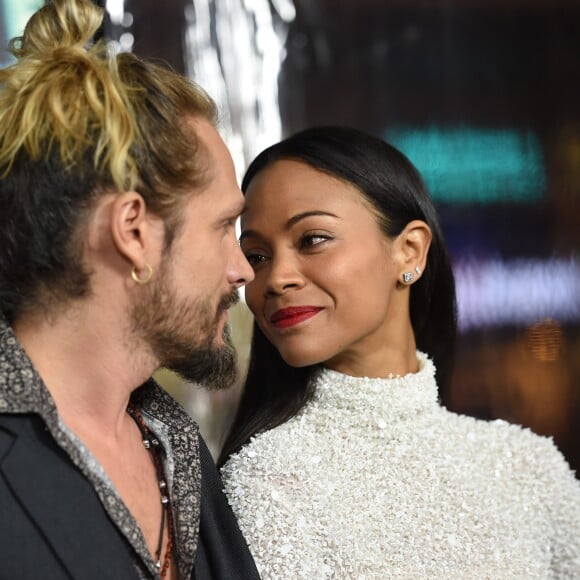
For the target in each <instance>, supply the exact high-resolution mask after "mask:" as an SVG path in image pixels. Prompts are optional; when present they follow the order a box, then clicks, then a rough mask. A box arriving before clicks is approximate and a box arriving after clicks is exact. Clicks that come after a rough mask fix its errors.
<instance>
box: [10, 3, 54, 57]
mask: <svg viewBox="0 0 580 580" xmlns="http://www.w3.org/2000/svg"><path fill="white" fill-rule="evenodd" d="M43 5H44V0H0V26H2V28H3V30H2V34H0V38H2V39H3V40H5V46H1V47H0V66H4V65H7V64H10V62H12V61H13V57H12V55H11V54H10V53H9V52H8V41H9V40H10V39H11V38H13V37H15V36H21V35H22V33H23V32H24V27H25V26H26V23H27V22H28V19H29V18H30V17H31V16H32V15H33V14H34V13H35V12H36V11H37V10H38V9H39V8H41V7H42V6H43Z"/></svg>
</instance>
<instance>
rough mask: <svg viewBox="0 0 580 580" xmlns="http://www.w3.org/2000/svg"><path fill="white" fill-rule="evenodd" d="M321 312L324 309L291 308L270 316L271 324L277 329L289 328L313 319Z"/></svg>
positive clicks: (308, 307) (311, 307)
mask: <svg viewBox="0 0 580 580" xmlns="http://www.w3.org/2000/svg"><path fill="white" fill-rule="evenodd" d="M321 310H322V308H320V307H319V306H291V307H289V308H281V309H280V310H277V311H276V312H274V314H272V316H270V322H271V323H272V324H273V325H274V326H276V327H277V328H288V327H290V326H295V325H296V324H300V323H301V322H304V321H305V320H308V319H309V318H312V317H313V316H314V315H316V314H318V313H319V312H320V311H321Z"/></svg>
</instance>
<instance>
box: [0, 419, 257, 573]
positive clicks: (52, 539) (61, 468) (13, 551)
mask: <svg viewBox="0 0 580 580" xmlns="http://www.w3.org/2000/svg"><path fill="white" fill-rule="evenodd" d="M200 455H201V463H202V465H201V467H202V504H201V523H200V539H199V545H198V553H197V556H196V562H195V572H194V577H195V579H196V580H259V576H258V573H257V571H256V567H255V564H254V561H253V559H252V556H251V555H250V553H249V551H248V547H247V545H246V542H245V540H244V538H243V536H242V534H241V532H240V530H239V528H238V525H237V522H236V520H235V518H234V516H233V513H232V511H231V509H230V507H229V505H228V504H227V500H226V498H225V496H224V495H223V493H222V488H221V479H220V478H219V475H218V473H217V470H216V468H215V465H214V463H213V460H212V458H211V455H210V454H209V451H208V450H207V447H206V446H205V443H204V442H203V440H202V439H201V438H200ZM131 552H132V547H131V546H130V544H129V543H128V542H127V541H126V540H125V538H124V537H123V536H122V535H121V534H120V533H119V531H118V530H117V528H116V527H115V525H114V524H113V523H112V522H111V520H110V519H109V518H108V516H107V514H106V512H105V510H104V509H103V507H102V505H101V502H100V500H99V498H98V496H97V494H96V493H95V491H94V489H93V487H92V486H91V484H90V483H89V482H88V480H87V479H85V477H84V476H83V474H82V473H81V472H80V471H79V470H78V469H77V468H76V467H75V466H74V464H73V463H72V462H71V460H70V459H69V457H68V456H67V455H66V453H64V452H63V451H62V450H61V449H60V447H59V446H58V445H57V444H56V443H55V441H54V440H53V439H52V437H51V436H50V434H49V433H48V431H47V430H46V429H45V426H44V422H43V420H42V419H41V418H40V417H39V416H38V415H2V414H0V580H4V579H6V580H15V579H18V580H33V579H34V580H37V579H40V578H42V580H61V579H65V578H67V579H74V580H93V579H94V580H102V579H103V578H107V580H117V579H118V580H132V579H136V578H138V575H137V572H136V570H135V566H134V564H133V559H132V555H131Z"/></svg>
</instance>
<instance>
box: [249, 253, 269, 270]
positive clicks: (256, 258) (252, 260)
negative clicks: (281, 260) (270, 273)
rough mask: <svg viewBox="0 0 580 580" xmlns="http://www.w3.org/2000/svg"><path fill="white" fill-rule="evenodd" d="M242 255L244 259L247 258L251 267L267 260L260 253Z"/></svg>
mask: <svg viewBox="0 0 580 580" xmlns="http://www.w3.org/2000/svg"><path fill="white" fill-rule="evenodd" d="M244 256H246V260H248V262H249V264H250V266H252V268H255V267H256V266H258V265H259V264H261V263H262V262H265V261H266V260H267V258H266V256H263V255H262V254H244Z"/></svg>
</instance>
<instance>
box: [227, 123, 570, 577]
mask: <svg viewBox="0 0 580 580" xmlns="http://www.w3.org/2000/svg"><path fill="white" fill-rule="evenodd" d="M242 189H243V190H244V192H245V195H246V204H247V209H246V211H245V212H244V214H243V216H242V234H241V240H240V243H241V246H242V249H243V251H244V254H245V255H246V257H247V258H248V260H249V261H250V263H251V264H252V265H253V267H254V271H255V279H254V281H253V282H252V283H251V284H249V285H248V286H247V289H246V299H247V303H248V305H249V307H250V309H251V310H252V312H253V313H254V316H255V321H256V324H255V328H254V338H253V346H252V348H253V350H252V356H251V361H250V370H249V374H248V378H247V382H246V387H245V391H244V394H243V396H242V400H241V403H240V407H239V411H238V414H237V417H236V419H235V421H234V424H233V427H232V429H231V432H230V434H229V436H228V438H227V441H226V443H225V446H224V450H223V453H222V457H221V458H220V462H221V463H222V464H223V463H224V462H225V465H224V467H223V469H222V474H223V478H224V482H225V486H226V492H227V494H228V497H229V501H230V503H231V505H232V506H233V508H234V511H235V512H236V514H237V516H238V518H239V522H240V526H241V528H242V531H243V532H244V535H245V537H246V539H247V540H248V543H249V545H250V549H251V551H252V553H253V555H254V558H255V560H256V562H257V564H258V567H259V570H260V572H261V574H262V577H263V578H264V579H268V578H281V579H287V578H288V579H289V578H292V579H295V578H308V579H316V580H318V579H322V578H340V579H345V578H357V579H359V578H366V579H369V578H376V579H379V578H380V579H384V578H395V577H401V578H435V577H438V578H462V579H463V578H475V577H477V578H484V577H485V578H551V577H559V578H572V577H579V576H580V545H579V542H580V541H579V538H580V486H579V485H578V482H577V481H576V480H575V479H574V476H573V474H572V472H571V470H570V469H569V467H568V465H567V464H566V462H565V461H564V459H563V457H562V456H561V454H560V453H559V452H558V451H557V450H556V449H555V447H554V446H553V444H552V442H551V441H549V440H548V439H545V438H541V437H539V436H536V435H534V434H533V433H531V432H530V431H529V430H526V429H523V428H521V427H519V426H515V425H509V424H507V423H505V422H502V421H494V422H490V423H487V422H483V421H478V420H476V419H473V418H470V417H465V416H458V415H455V414H453V413H451V412H449V411H447V410H446V409H445V408H444V407H442V406H441V405H440V404H439V403H438V386H437V384H438V385H439V395H440V397H441V398H442V399H445V394H446V392H447V389H448V385H449V380H450V373H451V364H452V356H453V343H454V338H455V293H454V282H453V275H452V271H451V267H450V262H449V258H448V255H447V252H446V249H445V244H444V241H443V238H442V235H441V231H440V228H439V225H438V221H437V216H436V212H435V209H434V207H433V203H432V201H431V199H430V198H429V196H428V194H427V193H426V191H425V188H424V186H423V184H422V181H421V179H420V177H419V175H418V173H417V171H416V170H415V169H414V167H413V166H412V165H411V164H410V163H409V161H408V160H407V159H406V158H405V157H404V156H403V155H402V154H401V153H399V152H398V151H397V150H396V149H394V148H393V147H391V146H389V145H387V144H386V143H384V142H382V141H380V140H379V139H376V138H374V137H371V136H368V135H365V134H362V133H360V132H358V131H355V130H350V129H345V128H330V127H326V128H318V129H311V130H307V131H304V132H301V133H298V134H297V135H295V136H293V137H291V138H289V139H286V140H285V141H282V142H281V143H279V144H277V145H274V146H272V147H270V148H269V149H267V150H266V151H264V152H263V153H262V154H261V155H259V156H258V158H257V159H256V160H255V161H254V162H253V163H252V164H251V166H250V168H249V169H248V172H247V174H246V176H245V178H244V181H243V185H242ZM435 374H436V377H437V382H436V380H435Z"/></svg>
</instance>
